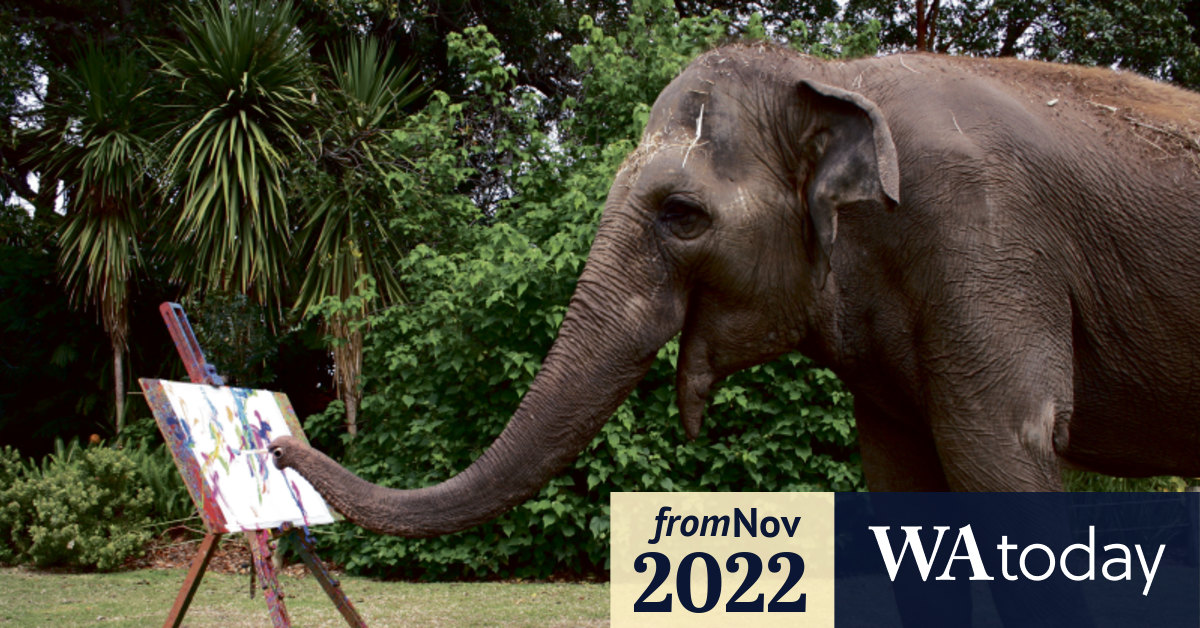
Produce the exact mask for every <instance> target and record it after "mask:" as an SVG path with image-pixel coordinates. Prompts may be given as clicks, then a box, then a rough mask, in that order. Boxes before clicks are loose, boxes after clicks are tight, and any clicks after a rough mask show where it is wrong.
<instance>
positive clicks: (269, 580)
mask: <svg viewBox="0 0 1200 628" xmlns="http://www.w3.org/2000/svg"><path fill="white" fill-rule="evenodd" d="M158 309H159V312H161V313H162V316H163V320H165V321H166V323H167V329H168V330H169V331H170V332H171V339H172V340H174V341H175V348H176V349H178V350H179V357H180V358H182V359H183V364H184V366H185V367H186V368H187V372H188V377H189V378H190V379H191V380H192V382H193V383H197V384H209V385H211V386H223V385H224V381H223V380H222V379H221V376H220V375H218V374H217V370H216V368H214V367H213V366H212V365H211V364H209V363H208V362H207V361H205V359H204V352H203V351H201V350H200V343H199V342H197V341H196V335H195V334H194V333H192V326H191V324H190V323H189V322H188V319H187V314H185V313H184V312H183V307H181V306H180V305H179V304H177V303H163V304H162V305H161V306H159V308H158ZM147 401H149V402H150V403H151V405H152V406H153V405H154V404H155V403H165V400H164V399H152V398H150V397H147ZM293 433H295V434H300V432H299V425H298V424H297V425H296V428H295V429H294V430H293ZM164 436H166V439H167V442H168V444H169V445H170V446H171V448H172V454H173V455H174V457H175V460H176V462H177V463H180V471H181V474H182V475H183V481H184V482H185V483H186V484H187V485H188V491H189V492H190V493H191V495H192V497H193V499H194V500H195V501H196V505H197V506H198V510H199V511H200V518H201V519H202V520H203V521H204V527H205V529H206V530H207V533H206V534H205V535H204V540H203V541H201V543H200V549H199V550H197V552H196V556H195V558H193V559H192V565H191V568H190V569H189V570H188V574H187V578H186V579H184V581H183V586H182V587H180V589H179V594H178V595H177V596H176V597H175V604H174V605H173V606H172V607H171V613H170V615H168V616H167V621H166V622H165V623H164V624H163V625H164V626H171V627H172V628H178V626H179V625H180V624H181V623H182V622H183V616H184V614H185V613H187V609H188V605H190V604H191V602H192V597H193V596H195V594H196V590H197V589H198V588H199V587H200V579H201V578H203V577H204V571H205V570H206V569H207V568H208V563H209V561H210V560H211V559H212V557H213V554H214V553H215V552H216V549H217V545H218V542H219V541H220V539H221V537H222V536H223V535H224V534H226V533H227V532H228V530H227V528H226V527H225V518H224V516H223V515H222V514H221V510H220V508H218V507H217V506H216V500H215V498H214V496H213V495H211V494H210V493H211V491H210V490H208V489H207V488H206V485H205V483H204V481H203V478H202V476H201V473H200V469H199V468H198V467H197V466H196V464H195V462H194V461H193V459H192V457H191V456H189V455H185V454H186V453H187V452H186V451H179V450H178V449H180V448H182V447H184V445H183V442H184V439H183V438H172V437H171V436H170V435H167V434H164ZM245 535H246V540H247V541H249V544H250V552H251V554H252V555H253V557H254V571H255V573H256V574H257V576H258V580H259V582H260V583H261V586H262V589H263V597H264V598H266V600H267V608H268V610H269V611H270V615H271V623H273V624H274V625H275V626H276V627H277V628H278V627H284V626H291V620H290V619H289V618H288V614H287V607H286V606H285V605H284V603H283V588H282V587H281V586H280V585H279V578H278V577H277V575H276V573H275V567H274V565H272V563H271V550H272V547H274V546H275V545H276V543H277V542H278V540H279V539H281V538H283V537H290V538H291V539H293V541H294V546H295V547H296V548H297V551H298V552H299V553H300V557H301V558H302V559H303V560H304V563H305V564H306V565H308V569H309V571H311V572H312V574H313V576H314V577H315V578H316V580H317V582H319V583H321V588H322V589H324V590H325V593H326V594H328V595H329V599H331V600H333V604H334V606H336V607H337V609H338V612H340V613H341V614H342V617H344V618H345V619H346V623H348V624H349V625H351V626H363V627H365V626H366V623H365V622H363V620H362V617H360V616H359V615H358V611H357V610H355V608H354V605H353V604H351V603H350V600H349V598H347V597H346V594H345V593H344V592H343V591H342V589H341V585H340V584H339V583H338V581H337V580H335V579H334V578H333V577H332V576H331V575H330V573H329V570H328V569H326V567H325V565H324V563H322V562H321V559H320V558H318V557H317V555H316V553H315V552H313V548H312V543H311V541H310V539H309V538H308V535H307V534H306V533H305V531H302V530H301V529H299V528H295V527H292V526H289V525H286V524H285V525H284V527H283V528H281V529H280V530H279V531H277V532H275V533H272V531H270V530H254V531H246V532H245ZM251 592H252V593H253V589H251Z"/></svg>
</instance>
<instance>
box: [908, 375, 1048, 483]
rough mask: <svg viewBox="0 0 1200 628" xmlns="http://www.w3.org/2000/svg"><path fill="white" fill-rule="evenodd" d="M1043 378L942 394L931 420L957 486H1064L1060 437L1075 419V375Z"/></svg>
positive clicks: (949, 475)
mask: <svg viewBox="0 0 1200 628" xmlns="http://www.w3.org/2000/svg"><path fill="white" fill-rule="evenodd" d="M1040 364H1043V365H1044V364H1045V363H1044V362H1041V363H1040ZM1038 370H1039V371H1040V370H1041V369H1038ZM1038 379H1039V381H1038V383H1037V384H1032V383H1029V384H1025V385H1013V386H996V385H989V386H987V387H986V389H985V390H984V391H978V390H975V391H971V392H970V393H968V394H965V395H961V396H956V395H953V394H943V395H941V396H940V397H941V399H942V401H941V403H940V405H939V407H938V408H936V409H934V410H933V412H932V413H931V415H932V416H931V423H932V428H933V438H934V441H935V442H936V444H937V452H938V458H939V459H940V460H941V463H942V468H943V470H944V471H945V474H946V481H947V482H948V484H949V486H950V488H951V490H955V491H1026V492H1028V491H1061V490H1062V468H1061V461H1060V459H1059V457H1058V455H1057V453H1056V452H1055V448H1054V439H1055V432H1056V431H1057V430H1064V429H1066V426H1067V424H1068V422H1069V421H1070V415H1071V390H1070V387H1071V380H1070V377H1069V375H1062V376H1058V377H1052V376H1048V375H1041V376H1039V377H1038Z"/></svg>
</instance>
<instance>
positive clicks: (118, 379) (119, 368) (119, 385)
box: [113, 340, 125, 436]
mask: <svg viewBox="0 0 1200 628" xmlns="http://www.w3.org/2000/svg"><path fill="white" fill-rule="evenodd" d="M113 395H114V401H115V408H116V413H117V415H116V421H115V423H116V428H117V436H120V435H121V431H122V430H124V429H125V349H124V347H121V346H118V343H117V341H116V340H114V341H113Z"/></svg>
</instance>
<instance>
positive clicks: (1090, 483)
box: [1063, 469, 1188, 493]
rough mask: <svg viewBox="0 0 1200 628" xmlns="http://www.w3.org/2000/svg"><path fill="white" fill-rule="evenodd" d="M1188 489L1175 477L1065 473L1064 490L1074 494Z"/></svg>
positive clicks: (1184, 483)
mask: <svg viewBox="0 0 1200 628" xmlns="http://www.w3.org/2000/svg"><path fill="white" fill-rule="evenodd" d="M1187 487H1188V482H1187V480H1184V479H1183V478H1180V477H1175V476H1165V475H1164V476H1155V477H1147V478H1117V477H1113V476H1111V475H1102V474H1099V473H1091V472H1089V471H1075V470H1071V469H1068V470H1065V471H1063V489H1064V490H1067V491H1072V492H1084V491H1086V492H1106V493H1113V492H1116V493H1128V492H1140V491H1148V492H1155V493H1158V492H1179V491H1182V490H1184V489H1186V488H1187Z"/></svg>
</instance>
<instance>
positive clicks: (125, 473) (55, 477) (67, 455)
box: [12, 446, 152, 570]
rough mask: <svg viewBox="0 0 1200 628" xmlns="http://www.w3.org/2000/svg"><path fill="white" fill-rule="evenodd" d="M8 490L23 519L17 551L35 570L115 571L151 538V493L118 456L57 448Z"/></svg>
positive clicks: (109, 451) (103, 451)
mask: <svg viewBox="0 0 1200 628" xmlns="http://www.w3.org/2000/svg"><path fill="white" fill-rule="evenodd" d="M12 491H13V492H14V493H15V496H14V497H15V500H14V501H16V502H17V503H18V504H20V507H21V508H22V509H23V510H24V511H25V512H26V513H27V516H28V519H27V520H26V521H24V522H23V526H24V529H23V530H18V531H16V534H17V535H18V536H19V537H21V539H20V541H19V542H18V543H17V544H16V546H17V548H18V549H19V550H20V551H21V553H22V556H21V558H22V559H23V560H26V559H27V560H30V561H32V562H33V563H34V564H36V565H38V566H40V567H46V566H51V565H66V566H72V567H88V568H92V567H94V568H97V569H101V570H109V569H114V568H116V567H118V566H120V565H121V563H122V562H123V561H124V560H125V559H126V558H127V557H129V556H131V555H134V554H135V553H137V552H139V551H141V549H142V547H143V546H144V545H145V543H146V542H147V541H148V540H149V539H150V533H149V531H148V530H147V529H146V526H147V524H149V519H148V517H147V514H148V513H149V512H150V508H151V503H152V498H151V493H150V490H149V489H148V488H147V487H146V486H145V485H144V484H143V483H142V481H141V479H140V478H139V477H138V474H137V472H136V470H135V468H134V463H133V462H132V461H131V460H130V459H129V458H128V457H127V456H126V455H125V454H124V453H122V452H121V451H118V450H113V449H108V448H103V447H95V448H90V449H78V447H77V446H72V448H71V449H69V450H66V451H65V452H64V451H63V450H62V448H60V451H59V454H57V455H52V456H49V457H48V458H47V459H46V461H44V462H43V464H42V466H41V468H40V469H38V470H36V471H35V470H33V469H32V468H31V470H30V472H29V473H28V474H27V475H26V476H25V477H24V478H21V479H19V480H17V481H16V482H15V483H14V485H13V487H12Z"/></svg>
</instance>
